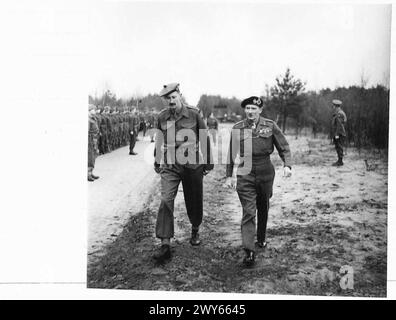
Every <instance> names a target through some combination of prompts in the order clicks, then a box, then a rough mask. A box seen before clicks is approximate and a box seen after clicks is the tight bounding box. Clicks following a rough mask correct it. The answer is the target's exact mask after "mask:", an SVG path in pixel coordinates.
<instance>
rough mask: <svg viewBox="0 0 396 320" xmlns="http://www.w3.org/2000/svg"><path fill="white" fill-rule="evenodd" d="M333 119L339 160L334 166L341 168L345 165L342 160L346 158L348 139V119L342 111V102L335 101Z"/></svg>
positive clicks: (332, 127)
mask: <svg viewBox="0 0 396 320" xmlns="http://www.w3.org/2000/svg"><path fill="white" fill-rule="evenodd" d="M332 102H333V117H332V119H331V129H332V137H333V141H334V145H335V149H336V152H337V156H338V160H337V161H336V162H334V163H333V166H336V167H339V166H342V165H344V162H342V158H343V157H344V149H343V147H344V143H345V138H346V131H345V124H346V121H347V117H346V114H345V112H344V111H343V110H342V109H341V105H342V101H340V100H337V99H335V100H333V101H332Z"/></svg>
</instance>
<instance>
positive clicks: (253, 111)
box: [245, 104, 263, 121]
mask: <svg viewBox="0 0 396 320" xmlns="http://www.w3.org/2000/svg"><path fill="white" fill-rule="evenodd" d="M261 111H263V109H262V108H259V107H258V106H256V105H254V104H248V105H247V106H246V107H245V113H246V118H247V119H248V120H251V121H253V120H257V119H258V118H259V117H260V114H261Z"/></svg>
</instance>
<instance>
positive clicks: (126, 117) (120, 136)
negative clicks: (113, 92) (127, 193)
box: [88, 104, 157, 181]
mask: <svg viewBox="0 0 396 320" xmlns="http://www.w3.org/2000/svg"><path fill="white" fill-rule="evenodd" d="M88 110H89V112H88V118H89V119H88V120H89V121H88V181H95V180H96V179H99V176H96V175H94V174H93V169H94V167H95V159H96V157H97V156H98V155H100V154H105V153H108V152H111V151H113V150H115V149H117V148H120V147H124V146H126V145H128V144H129V154H130V155H137V153H136V152H135V151H134V150H133V149H134V147H135V144H136V141H137V140H138V135H139V132H140V131H143V136H145V135H146V132H147V130H149V133H150V138H151V142H154V130H151V131H150V129H153V128H155V125H156V121H157V115H156V113H155V111H154V110H153V109H152V110H151V112H138V111H137V110H136V108H135V109H132V108H128V107H125V108H123V109H116V108H114V109H111V108H110V107H109V106H106V107H104V108H102V109H99V108H98V107H97V106H95V105H92V104H90V105H89V106H88Z"/></svg>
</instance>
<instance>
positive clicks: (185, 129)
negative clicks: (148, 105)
mask: <svg viewBox="0 0 396 320" xmlns="http://www.w3.org/2000/svg"><path fill="white" fill-rule="evenodd" d="M160 96H161V97H162V98H163V101H164V104H165V106H166V108H165V109H163V110H162V111H161V112H160V113H159V114H158V119H157V122H156V128H157V130H158V131H157V135H156V139H155V162H154V169H155V171H156V172H157V173H159V174H160V175H161V204H160V207H159V210H158V216H157V223H156V231H155V232H156V236H157V238H160V239H161V247H160V248H159V250H158V252H156V254H155V255H154V259H155V260H157V261H158V262H162V261H164V260H167V259H169V258H171V251H170V239H171V238H172V237H173V236H174V217H173V211H174V201H175V197H176V194H177V191H178V188H179V184H180V182H181V183H182V185H183V192H184V201H185V203H186V209H187V215H188V218H189V220H190V222H191V225H192V229H191V238H190V243H191V245H193V246H197V245H199V244H200V242H201V241H200V239H199V233H198V232H199V226H200V224H201V222H202V214H203V203H202V194H203V176H204V175H205V174H207V173H208V172H209V171H210V170H212V169H213V167H214V165H213V161H211V148H210V140H209V137H208V134H207V128H206V125H205V123H204V121H203V119H202V117H201V116H200V114H199V109H198V108H195V107H192V106H189V105H187V104H186V103H185V101H184V99H183V98H182V96H181V94H180V91H179V84H178V83H171V84H168V85H165V86H164V87H163V89H162V90H161V92H160ZM186 135H187V136H186ZM205 141H206V143H203V142H205ZM200 142H201V143H200ZM205 145H206V147H205Z"/></svg>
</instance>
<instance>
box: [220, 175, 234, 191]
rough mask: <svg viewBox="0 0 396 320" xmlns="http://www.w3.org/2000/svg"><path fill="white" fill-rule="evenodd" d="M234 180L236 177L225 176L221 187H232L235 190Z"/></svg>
mask: <svg viewBox="0 0 396 320" xmlns="http://www.w3.org/2000/svg"><path fill="white" fill-rule="evenodd" d="M236 182H237V179H236V177H227V178H226V180H225V182H224V184H223V187H224V188H232V189H234V190H235V189H236Z"/></svg>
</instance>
